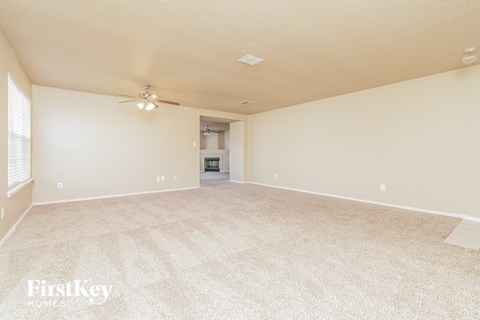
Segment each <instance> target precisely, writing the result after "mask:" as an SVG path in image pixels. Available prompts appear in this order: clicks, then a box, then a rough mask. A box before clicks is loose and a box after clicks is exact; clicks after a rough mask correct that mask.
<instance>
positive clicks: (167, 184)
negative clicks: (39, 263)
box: [33, 86, 245, 202]
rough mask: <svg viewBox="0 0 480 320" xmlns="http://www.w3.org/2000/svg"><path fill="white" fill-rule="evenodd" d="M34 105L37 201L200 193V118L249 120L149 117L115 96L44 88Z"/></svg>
mask: <svg viewBox="0 0 480 320" xmlns="http://www.w3.org/2000/svg"><path fill="white" fill-rule="evenodd" d="M33 98H34V101H35V112H34V123H33V135H34V137H35V142H36V144H35V148H34V154H35V160H34V163H33V170H34V174H35V178H36V182H35V187H34V201H35V202H49V201H60V200H70V199H77V198H86V197H99V196H107V195H115V194H124V193H136V192H148V191H155V190H165V189H177V188H190V187H198V184H199V161H198V157H199V131H200V126H199V123H200V121H199V120H200V116H201V115H205V116H216V117H224V118H233V119H236V118H237V119H244V118H245V116H242V115H235V114H228V113H223V112H217V111H210V110H201V109H195V108H188V107H181V106H178V107H177V106H162V107H161V108H159V109H157V110H155V111H153V112H149V113H146V112H145V111H140V110H138V109H137V108H136V107H135V105H134V104H118V103H117V102H118V101H119V100H121V99H118V98H116V97H111V96H104V95H97V94H89V93H83V92H77V91H69V90H61V89H55V88H48V87H41V86H34V87H33ZM194 142H195V143H196V145H195V146H194ZM161 175H165V176H166V180H165V181H163V182H159V183H158V182H156V177H157V176H161ZM173 176H177V180H176V181H174V180H173ZM58 182H63V184H64V189H63V190H58V189H57V183H58Z"/></svg>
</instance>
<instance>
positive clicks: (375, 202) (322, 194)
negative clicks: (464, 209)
mask: <svg viewBox="0 0 480 320" xmlns="http://www.w3.org/2000/svg"><path fill="white" fill-rule="evenodd" d="M247 183H250V184H255V185H259V186H264V187H270V188H277V189H284V190H290V191H297V192H303V193H310V194H316V195H320V196H325V197H330V198H337V199H344V200H351V201H357V202H363V203H369V204H376V205H379V206H385V207H391V208H398V209H404V210H409V211H417V212H425V213H431V214H436V215H441V216H447V217H453V218H460V219H465V220H470V221H474V222H480V217H472V216H469V215H466V214H462V213H452V212H444V211H437V210H430V209H423V208H415V207H409V206H402V205H397V204H391V203H384V202H378V201H371V200H365V199H358V198H351V197H344V196H340V195H336V194H330V193H322V192H315V191H309V190H304V189H296V188H287V187H280V186H274V185H270V184H265V183H258V182H252V181H249V182H247Z"/></svg>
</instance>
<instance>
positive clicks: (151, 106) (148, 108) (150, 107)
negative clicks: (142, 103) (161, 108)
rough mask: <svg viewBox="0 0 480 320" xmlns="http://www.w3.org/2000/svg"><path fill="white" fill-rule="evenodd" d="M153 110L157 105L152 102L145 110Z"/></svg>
mask: <svg viewBox="0 0 480 320" xmlns="http://www.w3.org/2000/svg"><path fill="white" fill-rule="evenodd" d="M153 109H155V105H154V104H153V103H152V102H151V101H149V102H148V103H147V105H146V107H145V110H147V111H150V110H153Z"/></svg>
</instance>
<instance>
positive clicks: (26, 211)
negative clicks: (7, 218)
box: [0, 204, 33, 249]
mask: <svg viewBox="0 0 480 320" xmlns="http://www.w3.org/2000/svg"><path fill="white" fill-rule="evenodd" d="M32 207H33V204H31V205H30V206H29V207H28V208H27V210H25V211H24V212H23V213H22V215H21V216H20V218H18V220H17V222H15V223H14V224H13V226H12V227H11V228H10V230H8V232H7V234H6V235H5V236H4V237H3V239H2V240H1V241H0V249H1V248H2V246H3V245H4V244H5V243H6V242H7V241H8V239H9V238H10V237H11V236H12V234H13V233H14V232H15V230H17V226H18V225H19V224H20V222H22V220H23V219H24V218H25V217H26V216H27V214H28V213H29V212H30V209H32Z"/></svg>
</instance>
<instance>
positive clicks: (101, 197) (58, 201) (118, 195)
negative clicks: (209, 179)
mask: <svg viewBox="0 0 480 320" xmlns="http://www.w3.org/2000/svg"><path fill="white" fill-rule="evenodd" d="M198 188H199V187H188V188H178V189H165V190H155V191H145V192H135V193H122V194H111V195H106V196H98V197H87V198H75V199H67V200H54V201H41V202H35V203H34V204H33V205H34V206H41V205H46V204H56V203H68V202H79V201H89V200H99V199H109V198H119V197H128V196H138V195H142V194H152V193H162V192H172V191H184V190H192V189H198Z"/></svg>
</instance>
